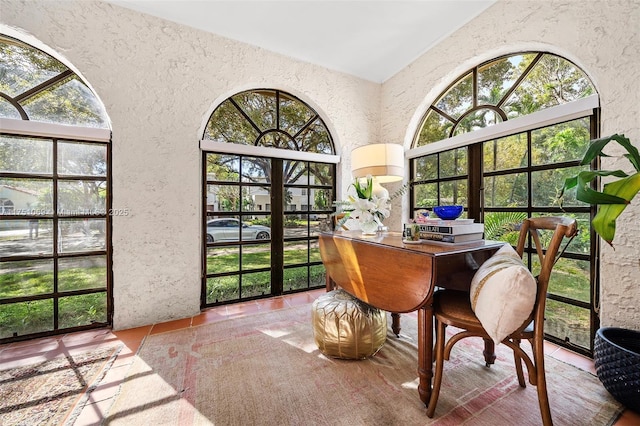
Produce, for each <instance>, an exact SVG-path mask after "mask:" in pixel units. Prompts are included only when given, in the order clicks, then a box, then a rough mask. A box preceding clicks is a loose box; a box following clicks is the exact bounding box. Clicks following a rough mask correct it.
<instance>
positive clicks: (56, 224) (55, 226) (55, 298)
mask: <svg viewBox="0 0 640 426" xmlns="http://www.w3.org/2000/svg"><path fill="white" fill-rule="evenodd" d="M52 161H53V165H52V170H53V179H52V180H53V188H52V191H53V197H52V198H53V200H52V203H53V240H52V241H53V329H54V330H58V328H59V320H58V308H59V304H58V298H59V295H60V293H59V290H58V255H59V253H58V247H59V239H58V237H59V232H58V230H59V229H60V224H59V221H60V219H59V217H58V140H57V139H53V155H52Z"/></svg>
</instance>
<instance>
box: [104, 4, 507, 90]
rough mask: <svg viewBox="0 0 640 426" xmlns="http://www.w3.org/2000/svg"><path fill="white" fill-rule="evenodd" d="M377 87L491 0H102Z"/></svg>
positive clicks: (470, 17)
mask: <svg viewBox="0 0 640 426" xmlns="http://www.w3.org/2000/svg"><path fill="white" fill-rule="evenodd" d="M109 1H110V2H111V3H113V4H116V5H119V6H123V7H127V8H130V9H134V10H137V11H139V12H143V13H147V14H149V15H154V16H157V17H160V18H163V19H167V20H171V21H174V22H177V23H180V24H184V25H188V26H190V27H194V28H198V29H201V30H205V31H209V32H212V33H215V34H218V35H221V36H224V37H227V38H231V39H235V40H239V41H242V42H245V43H249V44H252V45H255V46H259V47H262V48H264V49H267V50H270V51H273V52H277V53H281V54H284V55H287V56H290V57H293V58H296V59H300V60H303V61H306V62H310V63H313V64H316V65H321V66H324V67H326V68H330V69H332V70H336V71H341V72H345V73H348V74H351V75H355V76H358V77H361V78H364V79H366V80H370V81H374V82H378V83H380V82H383V81H385V80H387V79H388V78H389V77H391V76H393V75H394V74H395V73H397V72H398V71H400V70H401V69H402V68H404V67H406V66H407V65H409V64H410V63H411V62H412V61H413V60H415V59H416V58H418V56H420V55H421V54H423V53H424V52H426V51H427V50H428V49H430V48H431V47H433V46H435V45H436V44H437V43H438V42H439V41H440V40H442V39H443V38H445V37H447V36H448V35H450V34H451V33H453V32H454V31H456V30H457V29H458V28H460V27H462V26H463V25H464V24H465V23H467V22H469V21H470V20H471V19H473V18H474V17H475V16H477V15H479V14H480V13H482V12H483V11H484V10H485V9H486V8H487V7H489V6H491V5H492V4H493V3H495V1H497V0H413V1H401V0H396V1H381V0H377V1H367V0H359V1H350V0H340V1H327V0H324V1H320V0H289V1H270V0H262V1H247V0H235V1H218V0H199V1H195V0H109Z"/></svg>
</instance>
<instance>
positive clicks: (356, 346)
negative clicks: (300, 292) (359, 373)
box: [312, 289, 387, 359]
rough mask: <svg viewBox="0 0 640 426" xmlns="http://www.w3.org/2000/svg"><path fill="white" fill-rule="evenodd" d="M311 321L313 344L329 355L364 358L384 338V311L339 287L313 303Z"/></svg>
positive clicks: (385, 324) (375, 350)
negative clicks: (314, 342)
mask: <svg viewBox="0 0 640 426" xmlns="http://www.w3.org/2000/svg"><path fill="white" fill-rule="evenodd" d="M312 321H313V337H314V339H315V341H316V345H318V348H319V349H320V351H321V352H322V353H323V354H325V355H326V356H328V357H332V358H342V359H363V358H367V357H369V356H371V355H373V354H375V353H376V352H378V350H379V349H380V348H381V347H382V345H383V344H384V342H385V340H386V339H387V314H386V312H384V311H381V310H380V309H377V308H374V307H373V306H370V305H367V304H366V303H364V302H363V301H361V300H359V299H357V298H355V297H353V296H351V295H350V294H349V293H347V292H346V291H344V290H340V289H338V290H333V291H330V292H328V293H327V294H323V295H322V296H320V297H318V298H317V299H316V300H315V301H314V302H313V305H312Z"/></svg>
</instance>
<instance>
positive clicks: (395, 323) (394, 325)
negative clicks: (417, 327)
mask: <svg viewBox="0 0 640 426" xmlns="http://www.w3.org/2000/svg"><path fill="white" fill-rule="evenodd" d="M391 330H392V331H393V334H395V335H396V337H400V314H397V313H395V312H392V313H391Z"/></svg>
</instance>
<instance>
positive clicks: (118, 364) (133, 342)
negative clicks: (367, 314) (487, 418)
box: [0, 290, 640, 426]
mask: <svg viewBox="0 0 640 426" xmlns="http://www.w3.org/2000/svg"><path fill="white" fill-rule="evenodd" d="M323 292H324V290H315V291H310V292H306V293H297V294H294V295H288V296H282V297H275V298H271V299H264V300H258V301H251V302H244V303H238V304H234V305H227V306H220V307H216V308H212V309H208V310H206V311H204V312H202V313H200V314H199V315H197V316H194V317H192V318H185V319H180V320H175V321H169V322H165V323H161V324H154V325H148V326H144V327H138V328H132V329H128V330H122V331H111V330H106V329H101V330H92V331H86V332H78V333H71V334H66V335H60V336H55V337H47V338H42V339H35V340H30V341H25V342H18V343H9V344H6V345H0V369H6V368H10V367H15V366H20V365H28V364H33V363H35V362H41V361H46V360H50V359H52V358H54V357H56V356H60V355H63V354H70V355H73V354H75V353H82V352H86V351H88V350H92V349H98V348H103V347H107V346H114V345H118V344H120V343H122V344H123V348H122V349H121V351H120V353H119V354H118V357H117V358H116V360H115V362H114V364H113V365H112V367H111V368H110V369H109V371H108V372H107V374H106V376H105V377H104V379H103V380H102V382H101V383H100V385H99V386H98V387H97V388H96V389H95V390H94V391H93V392H92V393H91V394H90V397H89V402H88V403H87V405H86V406H85V407H84V409H83V411H82V413H81V414H80V416H79V417H78V418H77V420H76V422H75V425H76V426H89V425H99V424H101V422H102V420H103V419H104V418H105V417H106V415H107V414H108V412H109V408H110V407H111V404H112V403H113V401H114V399H115V396H116V395H117V394H118V390H119V387H120V384H121V382H122V380H123V379H124V377H125V375H126V372H127V370H128V368H129V366H130V365H131V363H132V362H133V360H134V357H135V354H136V353H137V351H138V349H139V348H140V346H141V345H142V344H143V342H144V338H145V337H146V336H148V335H152V334H157V333H163V332H166V331H171V330H178V329H182V328H188V327H193V326H197V325H201V324H206V323H211V322H215V321H220V320H225V319H231V318H234V317H241V316H243V315H247V314H251V313H256V312H260V311H269V310H275V309H281V308H285V307H291V306H297V305H301V304H306V303H311V302H312V301H313V300H315V299H316V298H317V297H318V296H319V295H320V294H322V293H323ZM545 353H546V354H547V355H551V356H553V357H555V358H557V359H560V360H562V361H564V362H568V363H571V364H574V365H575V366H576V367H579V368H582V369H583V370H587V371H590V372H592V373H594V374H595V367H594V365H593V360H591V359H589V358H586V357H584V356H582V355H579V354H576V353H573V352H571V351H568V350H566V349H564V348H561V347H558V346H556V345H554V344H552V343H547V345H546V347H545ZM79 399H80V396H78V400H79ZM638 425H640V414H637V413H634V412H632V411H629V410H626V411H625V412H624V413H623V414H622V416H621V417H620V418H619V419H618V421H616V423H615V426H638Z"/></svg>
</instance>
